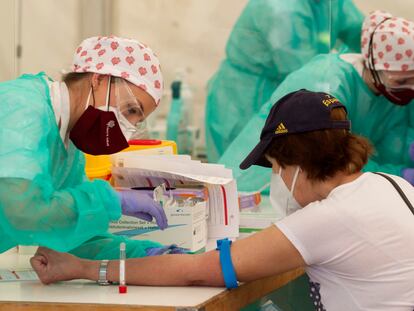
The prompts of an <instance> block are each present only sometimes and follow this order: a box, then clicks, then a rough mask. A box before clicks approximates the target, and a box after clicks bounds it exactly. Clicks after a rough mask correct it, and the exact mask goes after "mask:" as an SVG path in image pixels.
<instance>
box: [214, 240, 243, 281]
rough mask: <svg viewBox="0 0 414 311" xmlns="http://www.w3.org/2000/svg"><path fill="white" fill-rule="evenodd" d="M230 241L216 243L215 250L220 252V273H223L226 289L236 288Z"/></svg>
mask: <svg viewBox="0 0 414 311" xmlns="http://www.w3.org/2000/svg"><path fill="white" fill-rule="evenodd" d="M230 245H231V241H230V240H229V239H227V238H225V239H222V240H218V241H217V248H216V250H219V251H220V264H221V271H222V272H223V277H224V283H225V284H226V287H227V288H228V289H231V288H237V287H238V286H239V285H238V284H237V277H236V272H235V271H234V267H233V263H232V261H231V255H230Z"/></svg>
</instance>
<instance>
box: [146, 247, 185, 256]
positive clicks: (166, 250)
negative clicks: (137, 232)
mask: <svg viewBox="0 0 414 311" xmlns="http://www.w3.org/2000/svg"><path fill="white" fill-rule="evenodd" d="M145 252H146V253H147V256H159V255H165V254H188V253H189V250H188V249H187V248H182V247H178V246H177V245H175V244H172V245H167V246H164V247H151V248H147V249H146V250H145Z"/></svg>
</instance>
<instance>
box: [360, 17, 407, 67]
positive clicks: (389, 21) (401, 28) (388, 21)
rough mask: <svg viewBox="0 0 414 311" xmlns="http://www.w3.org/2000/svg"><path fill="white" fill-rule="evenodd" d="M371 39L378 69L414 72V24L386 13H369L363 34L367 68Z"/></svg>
mask: <svg viewBox="0 0 414 311" xmlns="http://www.w3.org/2000/svg"><path fill="white" fill-rule="evenodd" d="M374 31H375V32H374ZM373 33H374V35H373V36H372V34H373ZM371 36H372V52H373V57H374V63H375V69H376V70H387V71H407V70H414V22H412V21H408V20H406V19H404V18H402V17H393V16H392V15H391V14H389V13H386V12H382V11H375V12H372V13H371V14H369V15H368V16H367V17H366V18H365V21H364V23H363V25H362V35H361V50H362V54H363V56H364V60H365V64H366V66H367V67H368V61H369V60H368V55H369V46H370V44H369V43H370V39H371Z"/></svg>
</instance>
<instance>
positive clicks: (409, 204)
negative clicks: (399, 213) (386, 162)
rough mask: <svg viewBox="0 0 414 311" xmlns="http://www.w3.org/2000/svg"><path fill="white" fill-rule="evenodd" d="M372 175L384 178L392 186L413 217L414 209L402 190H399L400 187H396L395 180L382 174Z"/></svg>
mask: <svg viewBox="0 0 414 311" xmlns="http://www.w3.org/2000/svg"><path fill="white" fill-rule="evenodd" d="M374 174H377V175H380V176H382V177H384V178H385V179H387V180H388V181H389V182H390V183H391V184H392V185H393V186H394V188H395V189H396V190H397V191H398V193H399V194H400V196H401V198H402V199H403V200H404V202H405V204H407V206H408V208H409V209H410V211H411V213H413V215H414V208H413V206H412V205H411V203H410V201H409V200H408V198H407V196H406V195H405V193H404V192H403V191H402V189H401V188H400V186H398V184H397V183H396V182H395V180H394V179H392V178H391V177H389V176H388V175H385V174H382V173H374Z"/></svg>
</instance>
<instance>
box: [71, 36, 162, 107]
mask: <svg viewBox="0 0 414 311" xmlns="http://www.w3.org/2000/svg"><path fill="white" fill-rule="evenodd" d="M71 70H72V71H73V72H94V73H99V74H108V75H111V76H114V77H120V78H124V79H125V80H127V81H129V82H131V83H132V84H134V85H136V86H138V87H139V88H141V89H143V90H144V91H146V92H147V93H148V94H149V95H151V97H152V98H153V99H154V101H155V104H156V105H157V106H158V104H159V103H160V100H161V96H162V91H163V77H162V73H161V68H160V62H159V60H158V57H157V56H156V55H155V54H154V52H153V51H152V50H151V49H150V48H149V47H148V46H146V45H145V44H143V43H141V42H139V41H137V40H133V39H125V38H119V37H115V36H110V37H91V38H88V39H85V40H84V41H82V43H81V44H80V45H79V47H78V48H77V49H76V52H75V55H74V57H73V62H72V67H71Z"/></svg>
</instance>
